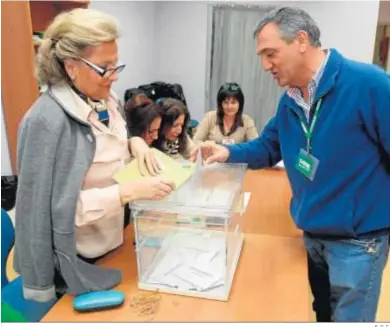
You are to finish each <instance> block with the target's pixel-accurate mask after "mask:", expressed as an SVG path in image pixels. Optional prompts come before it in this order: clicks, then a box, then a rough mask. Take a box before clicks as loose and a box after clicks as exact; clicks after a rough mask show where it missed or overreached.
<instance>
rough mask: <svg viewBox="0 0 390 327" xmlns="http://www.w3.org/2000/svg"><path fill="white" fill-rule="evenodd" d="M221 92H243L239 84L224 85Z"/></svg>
mask: <svg viewBox="0 0 390 327" xmlns="http://www.w3.org/2000/svg"><path fill="white" fill-rule="evenodd" d="M221 90H222V91H233V92H235V91H238V90H241V87H240V85H238V84H237V83H225V84H223V85H222V87H221Z"/></svg>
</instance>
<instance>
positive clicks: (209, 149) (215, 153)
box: [190, 141, 230, 164]
mask: <svg viewBox="0 0 390 327" xmlns="http://www.w3.org/2000/svg"><path fill="white" fill-rule="evenodd" d="M199 151H201V154H202V159H203V161H204V163H205V164H211V163H214V162H226V161H227V160H228V159H229V155H230V152H229V150H228V148H227V147H225V146H223V145H219V144H216V143H215V142H212V141H206V142H204V143H202V144H201V145H200V146H198V147H196V148H195V149H194V150H193V151H192V152H191V157H190V160H191V161H192V162H195V161H196V158H197V156H198V152H199Z"/></svg>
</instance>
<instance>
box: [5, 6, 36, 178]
mask: <svg viewBox="0 0 390 327" xmlns="http://www.w3.org/2000/svg"><path fill="white" fill-rule="evenodd" d="M38 95H39V90H38V83H37V80H36V78H35V55H34V46H33V39H32V27H31V15H30V4H29V2H28V1H1V97H2V104H3V106H2V107H3V110H4V123H5V126H6V132H7V138H8V147H9V151H10V158H11V166H12V171H13V174H17V171H16V146H17V133H18V126H19V123H20V121H21V119H22V118H23V116H24V114H25V113H26V111H27V110H28V109H29V108H30V107H31V105H32V104H33V103H34V101H35V100H36V99H37V98H38Z"/></svg>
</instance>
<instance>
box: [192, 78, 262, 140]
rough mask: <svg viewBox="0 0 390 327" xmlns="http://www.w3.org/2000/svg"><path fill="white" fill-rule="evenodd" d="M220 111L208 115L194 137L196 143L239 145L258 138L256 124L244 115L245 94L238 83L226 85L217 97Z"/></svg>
mask: <svg viewBox="0 0 390 327" xmlns="http://www.w3.org/2000/svg"><path fill="white" fill-rule="evenodd" d="M217 105H218V109H217V110H214V111H210V112H208V113H206V117H205V118H204V119H203V120H202V121H201V123H200V124H199V126H198V127H197V129H196V133H195V135H194V142H195V143H200V142H203V141H214V142H216V143H220V144H235V143H236V144H237V143H242V142H245V141H250V140H252V139H254V138H256V137H257V136H258V132H257V129H256V126H255V123H254V121H253V119H252V118H251V117H249V116H248V115H246V114H244V113H243V111H244V94H243V92H242V90H241V87H240V86H239V85H238V84H237V83H225V84H224V85H222V86H221V88H220V89H219V91H218V95H217Z"/></svg>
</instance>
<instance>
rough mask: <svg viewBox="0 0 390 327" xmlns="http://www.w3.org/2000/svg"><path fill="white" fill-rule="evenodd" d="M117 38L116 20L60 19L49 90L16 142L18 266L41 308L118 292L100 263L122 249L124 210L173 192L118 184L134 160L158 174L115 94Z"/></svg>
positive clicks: (26, 291) (156, 181)
mask: <svg viewBox="0 0 390 327" xmlns="http://www.w3.org/2000/svg"><path fill="white" fill-rule="evenodd" d="M117 38H118V26H117V22H116V20H115V19H114V18H113V17H111V16H109V15H107V14H105V13H102V12H99V11H97V10H94V9H74V10H72V11H69V12H65V13H62V14H60V15H59V16H57V17H56V18H55V19H54V21H53V22H52V23H51V24H50V26H49V27H48V29H47V30H46V31H45V34H44V38H43V40H42V44H41V46H40V47H39V50H38V57H37V72H38V77H39V80H40V82H41V83H42V84H44V85H47V86H48V88H47V90H46V91H45V92H44V93H43V94H42V95H41V96H40V97H39V98H38V99H37V101H36V102H35V103H34V104H33V105H32V107H31V108H30V110H29V111H27V113H26V114H25V116H24V117H23V119H22V121H21V122H20V125H19V134H18V156H17V157H18V180H19V182H18V193H17V198H16V208H15V213H16V217H15V225H16V226H15V230H16V235H15V237H16V242H15V257H14V266H15V270H16V271H17V272H18V273H19V274H20V275H21V277H22V279H23V295H24V297H25V298H26V299H33V300H36V301H41V302H45V301H49V300H51V299H52V298H54V297H55V296H56V295H57V296H60V295H61V294H63V293H69V294H73V295H78V294H82V293H87V292H90V291H96V290H103V289H110V288H112V287H114V286H116V285H117V284H119V283H120V282H121V272H120V271H119V270H115V269H109V268H107V267H99V266H97V265H94V263H95V261H96V260H97V259H99V258H101V257H102V256H105V255H106V254H107V253H109V252H111V251H113V250H114V249H116V248H118V247H120V246H121V245H122V244H123V242H124V236H123V231H124V227H125V225H126V224H127V223H128V219H126V215H125V211H126V209H125V208H128V207H127V204H128V203H129V202H131V201H134V200H160V199H162V198H164V197H165V196H167V195H168V194H170V193H171V192H172V190H173V187H174V185H173V183H172V182H169V181H165V180H162V179H161V178H159V177H145V178H143V179H140V180H137V181H131V182H126V183H122V184H118V183H116V181H115V179H114V175H115V174H116V173H117V172H119V171H120V170H121V169H122V168H123V167H125V165H126V164H127V163H128V162H129V160H130V158H131V155H133V156H135V157H136V158H137V159H138V161H140V160H144V159H145V158H146V164H147V166H148V167H156V162H154V163H153V162H150V161H151V160H153V159H152V158H153V157H154V156H153V154H152V151H150V149H149V147H148V146H147V145H146V144H145V142H144V141H143V140H142V139H141V138H139V137H132V138H131V139H130V140H129V139H128V132H127V129H126V123H125V121H124V119H123V118H122V116H121V115H120V113H119V111H118V107H119V103H118V98H117V97H116V95H115V94H114V93H113V92H112V91H111V86H112V83H113V82H115V81H116V80H117V79H118V76H119V73H120V72H121V71H122V70H123V69H124V68H125V66H124V65H123V64H120V63H119V61H118V46H117V41H116V40H117ZM154 159H155V158H154ZM150 172H151V171H150ZM156 172H157V171H155V172H153V174H155V173H156ZM127 217H128V216H127Z"/></svg>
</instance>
